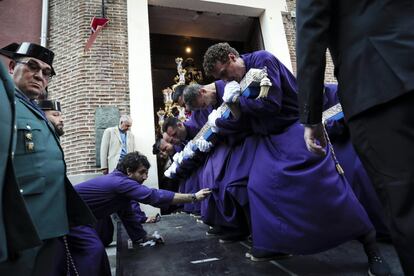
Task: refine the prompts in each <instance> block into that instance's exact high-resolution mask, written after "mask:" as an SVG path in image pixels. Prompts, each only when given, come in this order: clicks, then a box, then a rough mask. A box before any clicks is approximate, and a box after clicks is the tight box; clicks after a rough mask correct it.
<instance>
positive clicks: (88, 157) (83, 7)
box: [48, 0, 129, 175]
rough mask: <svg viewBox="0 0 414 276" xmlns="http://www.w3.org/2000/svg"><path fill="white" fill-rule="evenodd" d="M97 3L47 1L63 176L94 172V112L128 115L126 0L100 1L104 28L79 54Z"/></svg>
mask: <svg viewBox="0 0 414 276" xmlns="http://www.w3.org/2000/svg"><path fill="white" fill-rule="evenodd" d="M101 3H102V1H101V0H85V1H68V0H66V1H62V0H51V1H50V10H49V40H48V47H49V48H50V49H51V50H53V51H54V52H55V61H54V68H55V70H56V73H57V76H56V77H55V78H54V79H53V80H52V82H51V83H50V85H49V95H50V96H49V97H50V98H55V99H59V100H60V101H61V103H62V111H63V114H64V123H65V132H66V133H65V135H64V136H63V137H62V145H63V149H64V151H65V159H66V162H67V165H68V174H69V175H77V174H87V173H94V172H97V171H98V169H97V168H96V166H95V130H94V125H95V120H94V114H95V109H96V108H97V107H102V106H108V105H112V106H117V107H118V108H119V110H120V112H121V114H122V113H129V89H128V51H127V50H128V44H127V43H128V41H127V18H126V14H127V10H126V6H127V5H126V0H117V1H115V0H107V1H105V3H106V6H107V10H106V16H107V17H108V18H109V19H110V22H109V25H108V26H107V27H106V28H104V29H103V30H102V32H101V33H100V34H99V35H98V37H97V39H96V41H95V43H94V44H93V46H92V48H91V49H90V50H89V51H88V52H87V53H86V54H84V52H83V48H84V45H85V43H86V40H87V39H88V37H89V35H90V28H89V24H90V20H91V18H92V17H93V16H97V17H100V16H101Z"/></svg>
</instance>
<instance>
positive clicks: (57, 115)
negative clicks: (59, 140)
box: [39, 100, 65, 137]
mask: <svg viewBox="0 0 414 276" xmlns="http://www.w3.org/2000/svg"><path fill="white" fill-rule="evenodd" d="M39 107H40V108H41V109H42V110H43V112H44V113H45V115H46V118H47V119H48V120H49V122H50V123H51V124H52V125H53V127H54V129H55V133H56V134H57V135H58V136H59V137H61V136H62V135H63V134H65V131H64V130H63V117H62V109H61V106H60V102H59V101H55V100H41V101H39Z"/></svg>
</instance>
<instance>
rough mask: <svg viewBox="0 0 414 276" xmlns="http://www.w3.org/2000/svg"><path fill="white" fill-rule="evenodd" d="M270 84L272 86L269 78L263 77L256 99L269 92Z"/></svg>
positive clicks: (263, 96) (265, 95)
mask: <svg viewBox="0 0 414 276" xmlns="http://www.w3.org/2000/svg"><path fill="white" fill-rule="evenodd" d="M271 86H272V83H271V82H270V80H269V78H268V77H264V78H263V79H262V80H261V81H260V94H259V96H257V98H256V99H259V98H265V97H267V94H268V93H269V89H270V87H271Z"/></svg>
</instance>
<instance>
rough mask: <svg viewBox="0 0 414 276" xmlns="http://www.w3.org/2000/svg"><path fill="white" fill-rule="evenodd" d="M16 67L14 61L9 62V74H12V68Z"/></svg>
mask: <svg viewBox="0 0 414 276" xmlns="http://www.w3.org/2000/svg"><path fill="white" fill-rule="evenodd" d="M15 67H16V62H15V61H14V60H10V62H9V74H13V73H14V68H15Z"/></svg>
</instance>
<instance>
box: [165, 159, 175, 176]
mask: <svg viewBox="0 0 414 276" xmlns="http://www.w3.org/2000/svg"><path fill="white" fill-rule="evenodd" d="M176 172H177V163H176V162H174V163H172V164H171V166H170V167H169V168H168V169H167V170H166V171H165V172H164V175H165V176H166V177H168V178H172V176H173V175H174V174H175V173H176Z"/></svg>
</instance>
